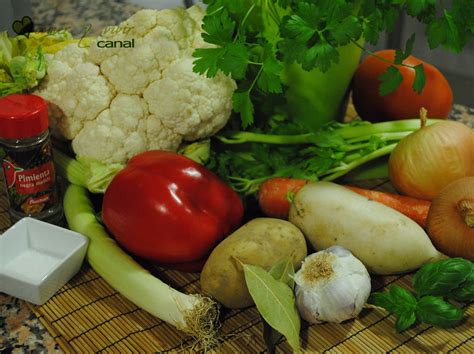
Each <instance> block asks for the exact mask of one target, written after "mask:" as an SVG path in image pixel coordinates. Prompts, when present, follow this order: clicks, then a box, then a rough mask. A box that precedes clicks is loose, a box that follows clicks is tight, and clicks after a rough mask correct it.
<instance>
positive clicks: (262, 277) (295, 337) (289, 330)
mask: <svg viewBox="0 0 474 354" xmlns="http://www.w3.org/2000/svg"><path fill="white" fill-rule="evenodd" d="M242 266H243V269H244V275H245V282H246V284H247V287H248V289H249V292H250V295H251V296H252V299H253V300H254V301H255V305H256V306H257V309H258V311H259V312H260V314H261V315H262V317H263V318H264V319H265V321H266V322H267V323H268V324H269V325H270V326H272V327H273V328H274V329H276V330H277V331H278V332H280V333H282V334H283V335H284V336H285V337H286V339H287V340H288V343H289V344H290V345H291V347H292V348H293V350H294V351H295V352H299V351H300V339H299V334H300V328H301V322H300V317H299V315H298V311H297V309H296V305H295V296H294V294H293V290H292V289H291V288H290V287H289V286H288V285H287V284H284V283H283V282H281V281H278V280H276V279H275V278H273V276H272V275H270V273H268V272H266V271H265V270H264V269H262V268H260V267H258V266H253V265H249V264H243V265H242Z"/></svg>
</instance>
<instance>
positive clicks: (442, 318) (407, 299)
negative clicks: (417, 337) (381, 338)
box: [369, 258, 474, 332]
mask: <svg viewBox="0 0 474 354" xmlns="http://www.w3.org/2000/svg"><path fill="white" fill-rule="evenodd" d="M413 288H414V290H415V294H413V293H411V292H410V291H408V290H406V289H404V288H401V287H399V286H397V285H392V286H391V287H390V289H389V291H388V292H376V293H373V294H372V295H371V297H370V298H369V302H370V303H372V304H374V305H377V306H380V307H383V308H385V309H386V310H387V311H389V312H390V313H392V314H394V315H396V316H397V322H396V324H395V328H396V330H397V331H398V332H401V331H404V330H406V329H408V328H409V327H411V326H412V325H413V324H414V323H415V322H416V321H417V320H419V321H420V322H424V323H428V324H430V325H434V326H437V327H444V328H448V327H453V326H455V325H456V324H457V323H459V321H461V319H462V317H463V311H462V309H461V308H459V307H458V306H455V305H453V304H452V303H450V302H449V301H447V300H455V301H460V302H466V303H469V302H472V301H474V263H473V262H470V261H468V260H466V259H462V258H451V259H447V260H443V261H438V262H435V263H431V264H427V265H425V266H423V267H422V268H421V269H420V270H419V271H418V272H417V273H416V274H415V276H414V278H413Z"/></svg>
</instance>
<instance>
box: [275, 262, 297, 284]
mask: <svg viewBox="0 0 474 354" xmlns="http://www.w3.org/2000/svg"><path fill="white" fill-rule="evenodd" d="M270 274H271V275H272V277H273V278H275V280H278V281H281V282H282V283H285V284H287V285H288V286H289V287H290V288H292V289H293V288H294V287H295V281H294V279H293V276H294V275H295V268H294V267H293V261H292V260H291V258H288V259H286V260H284V261H281V262H279V263H277V264H275V265H274V266H273V267H272V269H270Z"/></svg>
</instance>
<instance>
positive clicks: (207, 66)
mask: <svg viewBox="0 0 474 354" xmlns="http://www.w3.org/2000/svg"><path fill="white" fill-rule="evenodd" d="M224 53H225V49H224V48H199V49H196V50H195V51H194V52H193V57H194V58H197V59H196V60H195V61H194V66H193V71H194V72H195V73H198V74H206V76H207V77H214V76H216V75H217V72H218V71H219V63H220V60H221V58H222V56H223V55H224Z"/></svg>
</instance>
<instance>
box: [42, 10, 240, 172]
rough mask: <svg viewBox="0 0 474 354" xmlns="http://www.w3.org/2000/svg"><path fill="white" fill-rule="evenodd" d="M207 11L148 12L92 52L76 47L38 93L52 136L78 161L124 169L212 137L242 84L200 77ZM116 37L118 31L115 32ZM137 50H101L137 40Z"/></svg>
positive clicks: (53, 62) (55, 59)
mask: <svg viewBox="0 0 474 354" xmlns="http://www.w3.org/2000/svg"><path fill="white" fill-rule="evenodd" d="M203 16H204V11H203V10H202V9H201V8H199V7H197V6H194V7H192V8H190V9H187V10H184V9H180V8H177V9H167V10H162V11H156V10H141V11H139V12H137V13H136V14H135V15H133V16H132V17H130V18H129V19H128V20H126V21H125V22H123V23H122V24H121V25H120V26H119V27H117V28H119V29H126V30H123V31H120V30H119V31H118V33H114V34H113V33H104V34H102V36H100V37H98V38H97V39H96V40H95V41H94V42H93V43H92V44H91V47H90V48H81V47H80V46H78V45H75V44H72V45H69V46H67V47H65V48H64V49H63V50H61V51H59V52H57V53H56V54H55V55H54V56H52V57H51V58H49V59H48V73H47V76H46V78H45V80H43V82H42V84H41V86H40V87H39V89H38V91H37V92H36V94H38V95H40V96H42V97H43V98H45V99H46V100H47V101H48V102H49V103H50V121H51V127H52V130H53V133H54V134H55V135H59V136H62V137H64V138H66V139H69V140H72V148H73V150H74V152H75V153H76V155H77V156H78V157H85V158H92V159H96V160H98V161H101V162H103V163H108V164H111V163H125V162H126V161H127V160H128V159H130V158H131V157H133V156H134V155H136V154H138V153H140V152H142V151H145V150H151V149H160V150H169V151H176V150H177V149H178V148H179V146H180V145H181V144H182V142H183V140H184V141H194V140H199V139H202V138H205V137H209V136H211V135H213V134H215V133H216V132H217V131H219V130H220V129H221V128H222V127H223V126H224V125H225V124H226V123H227V121H228V119H229V117H230V113H231V110H232V94H233V92H234V90H235V89H236V84H235V82H234V81H233V80H232V79H231V78H229V77H228V76H226V75H224V74H223V73H220V74H218V75H217V76H216V77H214V78H207V77H205V76H202V75H199V74H196V73H194V72H193V70H192V69H193V57H192V53H193V51H194V49H195V48H201V47H205V46H208V44H206V43H205V42H204V41H203V40H202V38H201V33H202V29H201V22H202V17H203ZM115 32H117V31H115ZM132 39H133V43H134V47H133V48H117V47H115V48H101V46H103V44H104V41H110V43H117V41H122V42H123V41H131V40H132Z"/></svg>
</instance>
